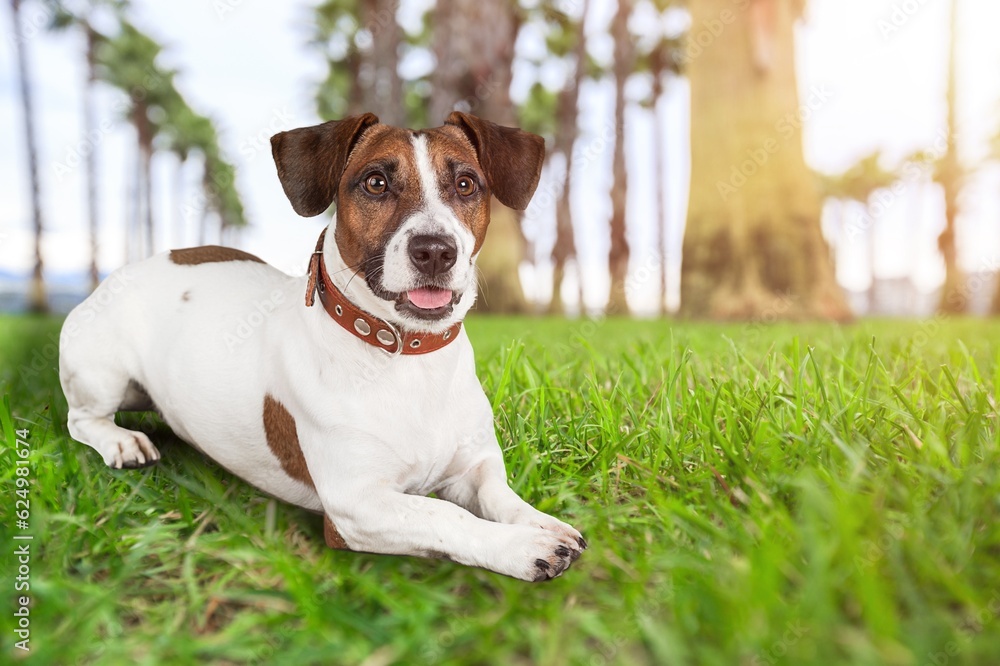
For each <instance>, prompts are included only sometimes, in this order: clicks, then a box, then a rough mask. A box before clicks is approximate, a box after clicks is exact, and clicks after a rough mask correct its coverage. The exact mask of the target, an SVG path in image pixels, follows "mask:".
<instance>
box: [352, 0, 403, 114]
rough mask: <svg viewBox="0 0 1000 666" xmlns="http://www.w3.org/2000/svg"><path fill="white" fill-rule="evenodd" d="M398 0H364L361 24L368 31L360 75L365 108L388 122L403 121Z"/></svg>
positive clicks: (401, 38)
mask: <svg viewBox="0 0 1000 666" xmlns="http://www.w3.org/2000/svg"><path fill="white" fill-rule="evenodd" d="M398 6H399V2H398V0H364V1H363V3H362V7H361V21H362V26H363V27H364V28H365V29H366V30H367V31H368V32H369V33H370V34H371V40H372V41H371V44H370V45H369V46H368V48H366V49H365V50H364V55H365V56H366V57H365V58H364V61H363V63H362V65H361V72H360V78H361V80H362V81H363V82H364V83H365V85H364V86H363V93H362V94H363V96H364V101H365V105H364V106H365V110H366V111H371V112H372V113H374V114H375V115H377V116H378V117H379V119H381V121H382V122H384V123H386V124H389V125H396V126H401V125H405V124H406V108H405V107H404V104H403V81H402V79H401V78H400V77H399V72H398V68H399V45H400V43H402V41H403V31H402V29H401V28H400V27H399V23H398V22H397V21H396V8H397V7H398Z"/></svg>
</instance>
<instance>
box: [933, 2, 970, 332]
mask: <svg viewBox="0 0 1000 666" xmlns="http://www.w3.org/2000/svg"><path fill="white" fill-rule="evenodd" d="M957 17H958V0H951V29H950V36H949V38H950V44H949V46H948V93H947V98H948V144H947V149H946V150H945V154H944V156H943V157H942V158H941V164H940V166H939V168H938V174H937V180H938V182H939V183H940V184H941V188H942V189H943V190H944V216H945V228H944V231H942V232H941V235H940V236H938V248H940V250H941V256H942V258H943V259H944V286H943V288H942V289H941V302H940V304H939V305H938V311H939V312H941V313H943V314H961V313H963V312H965V311H966V310H967V309H968V300H969V299H968V294H967V293H966V291H965V274H964V273H963V272H962V268H961V267H960V266H959V265H958V248H957V244H956V236H955V221H956V219H957V218H958V213H959V208H958V196H959V193H960V192H961V189H962V180H963V173H962V167H961V164H960V163H959V161H958V145H957V141H956V137H955V131H956V127H955V122H956V116H955V97H956V62H955V61H956V50H957V42H958V18H957Z"/></svg>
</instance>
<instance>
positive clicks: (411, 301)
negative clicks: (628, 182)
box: [271, 112, 545, 331]
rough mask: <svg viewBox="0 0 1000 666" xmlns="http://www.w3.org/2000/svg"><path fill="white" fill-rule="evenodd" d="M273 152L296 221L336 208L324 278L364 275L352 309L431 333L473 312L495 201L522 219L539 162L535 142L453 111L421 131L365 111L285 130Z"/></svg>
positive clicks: (536, 139) (275, 139)
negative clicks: (336, 258)
mask: <svg viewBox="0 0 1000 666" xmlns="http://www.w3.org/2000/svg"><path fill="white" fill-rule="evenodd" d="M271 149H272V153H273V155H274V161H275V164H277V167H278V177H279V178H280V179H281V185H282V187H283V188H284V190H285V194H286V195H287V196H288V199H289V200H290V201H291V202H292V207H293V208H294V209H295V212H296V213H298V214H299V215H303V216H306V217H312V216H314V215H319V214H320V213H322V212H324V211H325V210H327V208H329V207H330V205H331V204H332V203H333V202H334V201H336V202H337V215H336V218H335V219H336V222H335V231H334V236H335V240H336V246H337V249H338V250H339V253H340V259H341V261H342V266H336V265H334V264H333V263H332V262H331V260H330V258H329V257H327V261H328V262H331V263H328V265H327V270H328V271H330V273H331V275H332V274H333V273H334V272H335V271H338V270H341V271H345V272H347V274H348V275H354V274H356V275H357V278H363V279H364V285H365V286H366V290H365V293H364V296H365V298H364V299H363V300H364V302H359V303H357V304H358V305H359V306H361V307H363V308H365V309H368V310H369V311H371V313H372V314H374V315H377V316H380V317H382V318H384V319H387V320H389V321H392V322H394V323H397V324H400V325H402V326H404V327H406V328H410V329H418V330H428V331H438V330H444V329H445V328H447V327H448V326H451V325H452V324H453V323H454V322H456V321H458V320H460V319H461V318H462V317H464V316H465V314H466V313H467V312H468V311H469V308H471V307H472V304H473V303H474V302H475V298H476V275H475V260H476V256H477V255H478V253H479V249H480V248H481V247H482V245H483V240H484V238H485V237H486V228H487V227H488V226H489V221H490V195H491V194H493V195H494V196H496V198H497V199H498V200H499V201H500V202H501V203H503V204H504V205H506V206H509V207H511V208H514V209H517V210H524V209H525V208H526V207H527V205H528V202H529V201H530V200H531V195H532V194H533V193H534V191H535V187H536V186H537V185H538V178H539V176H540V174H541V169H542V161H543V159H544V153H545V145H544V141H543V140H542V138H541V137H539V136H536V135H534V134H530V133H528V132H524V131H522V130H519V129H515V128H510V127H501V126H500V125H497V124H495V123H491V122H488V121H486V120H482V119H480V118H476V117H475V116H470V115H467V114H464V113H459V112H455V113H452V114H451V115H450V116H448V120H447V121H445V124H444V125H443V126H441V127H435V128H433V129H427V130H421V131H414V130H409V129H402V128H399V127H391V126H388V125H382V124H380V123H379V121H378V118H376V117H375V116H374V115H372V114H370V113H366V114H364V115H360V116H352V117H350V118H345V119H344V120H339V121H332V122H328V123H323V124H322V125H317V126H315V127H305V128H301V129H295V130H291V131H289V132H281V133H280V134H276V135H275V136H274V137H272V138H271ZM356 281H357V279H355V282H356ZM338 282H339V283H340V284H343V281H338Z"/></svg>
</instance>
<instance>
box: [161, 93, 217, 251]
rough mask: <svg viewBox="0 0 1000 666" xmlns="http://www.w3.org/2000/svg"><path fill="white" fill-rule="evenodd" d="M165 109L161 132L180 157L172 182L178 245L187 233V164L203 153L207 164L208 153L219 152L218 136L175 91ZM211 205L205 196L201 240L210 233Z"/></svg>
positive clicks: (203, 158)
mask: <svg viewBox="0 0 1000 666" xmlns="http://www.w3.org/2000/svg"><path fill="white" fill-rule="evenodd" d="M164 111H165V112H166V116H165V119H164V121H163V126H162V135H163V138H164V139H165V143H164V148H165V149H166V150H169V151H170V152H171V153H173V154H174V155H175V156H176V157H177V168H176V170H175V171H174V183H173V188H174V193H173V200H174V220H173V227H174V231H173V237H174V239H175V241H174V245H179V244H181V243H183V242H184V239H185V238H186V236H187V229H186V224H185V222H186V217H185V215H184V211H185V209H186V208H187V206H185V205H184V204H183V203H182V202H183V201H184V167H185V165H186V164H187V162H188V160H189V159H190V158H191V156H192V155H200V156H201V159H202V164H203V165H204V163H205V160H206V156H207V155H209V154H212V155H216V154H218V152H219V147H218V141H219V138H218V135H217V134H216V131H215V126H214V125H213V124H212V121H211V120H209V119H208V118H207V117H205V116H203V115H201V114H199V113H197V112H195V111H194V110H193V109H192V108H191V107H190V106H189V105H188V103H187V101H186V100H185V99H184V98H183V97H182V96H181V95H180V94H179V93H177V92H176V90H174V91H173V93H172V94H171V95H170V96H169V97H168V99H167V102H166V105H165V107H164ZM203 169H204V166H203ZM208 207H209V199H208V198H207V197H206V199H205V205H204V206H203V207H202V208H203V214H202V216H201V220H200V222H199V237H200V238H201V239H202V242H204V238H205V236H206V234H207V230H206V229H205V222H206V218H207V216H206V215H205V214H204V211H205V210H207V209H208Z"/></svg>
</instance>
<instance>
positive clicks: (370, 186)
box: [365, 173, 389, 195]
mask: <svg viewBox="0 0 1000 666" xmlns="http://www.w3.org/2000/svg"><path fill="white" fill-rule="evenodd" d="M387 189H389V183H388V182H386V180H385V176H383V175H382V174H380V173H373V174H372V175H370V176H368V177H367V178H365V190H367V191H368V194H374V195H379V194H384V193H385V191H386V190H387Z"/></svg>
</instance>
